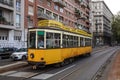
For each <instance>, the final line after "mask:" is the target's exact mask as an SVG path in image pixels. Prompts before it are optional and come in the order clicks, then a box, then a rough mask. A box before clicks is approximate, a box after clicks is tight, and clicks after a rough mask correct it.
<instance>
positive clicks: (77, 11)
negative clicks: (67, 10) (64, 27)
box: [75, 8, 81, 17]
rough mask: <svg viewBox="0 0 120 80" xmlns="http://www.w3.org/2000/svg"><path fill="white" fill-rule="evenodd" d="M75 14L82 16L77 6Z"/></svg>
mask: <svg viewBox="0 0 120 80" xmlns="http://www.w3.org/2000/svg"><path fill="white" fill-rule="evenodd" d="M75 16H77V17H80V16H81V13H80V10H78V9H77V8H75Z"/></svg>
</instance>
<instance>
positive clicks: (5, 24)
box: [0, 17, 15, 29]
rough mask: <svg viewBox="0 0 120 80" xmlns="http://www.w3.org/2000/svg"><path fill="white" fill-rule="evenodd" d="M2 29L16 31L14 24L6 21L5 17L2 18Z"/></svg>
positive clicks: (0, 24)
mask: <svg viewBox="0 0 120 80" xmlns="http://www.w3.org/2000/svg"><path fill="white" fill-rule="evenodd" d="M0 28H4V29H15V27H14V26H13V23H12V22H8V21H6V19H5V18H4V17H0Z"/></svg>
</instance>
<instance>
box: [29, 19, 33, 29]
mask: <svg viewBox="0 0 120 80" xmlns="http://www.w3.org/2000/svg"><path fill="white" fill-rule="evenodd" d="M28 26H29V28H32V27H33V20H29V21H28Z"/></svg>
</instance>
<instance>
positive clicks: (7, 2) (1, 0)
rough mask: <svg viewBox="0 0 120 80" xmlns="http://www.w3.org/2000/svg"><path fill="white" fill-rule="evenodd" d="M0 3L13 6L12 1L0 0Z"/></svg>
mask: <svg viewBox="0 0 120 80" xmlns="http://www.w3.org/2000/svg"><path fill="white" fill-rule="evenodd" d="M0 3H1V4H4V5H7V6H11V7H13V1H6V0H0Z"/></svg>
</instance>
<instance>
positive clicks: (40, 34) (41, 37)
mask: <svg viewBox="0 0 120 80" xmlns="http://www.w3.org/2000/svg"><path fill="white" fill-rule="evenodd" d="M37 34H38V40H37V41H38V43H37V47H38V48H44V31H38V33H37Z"/></svg>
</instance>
